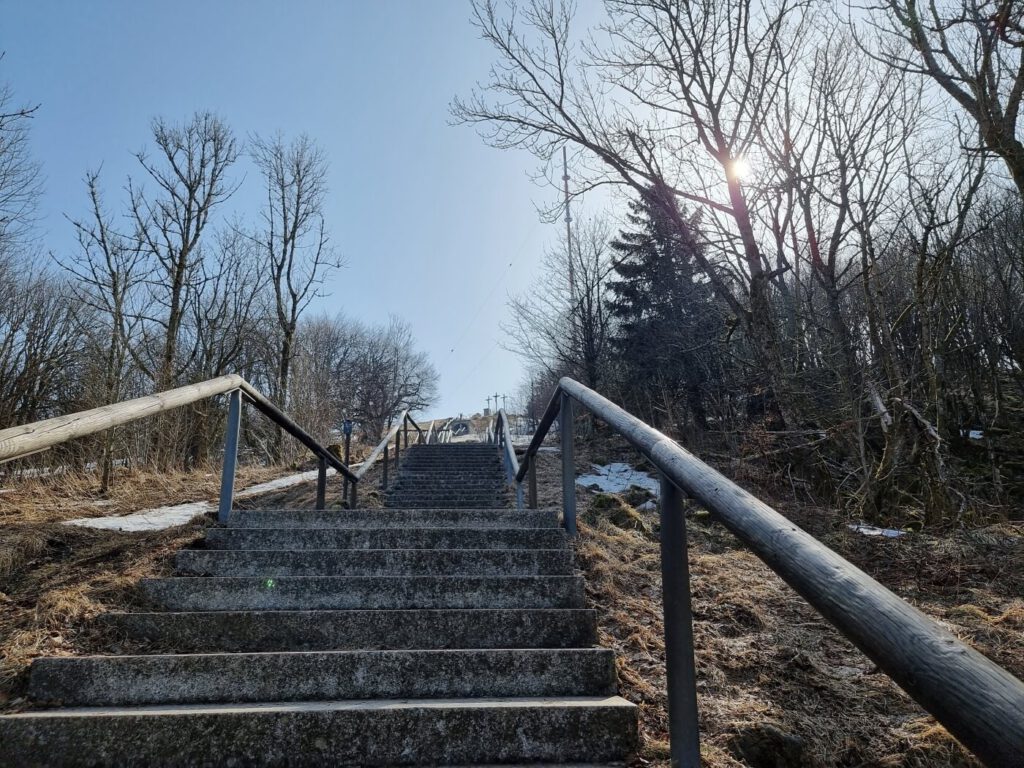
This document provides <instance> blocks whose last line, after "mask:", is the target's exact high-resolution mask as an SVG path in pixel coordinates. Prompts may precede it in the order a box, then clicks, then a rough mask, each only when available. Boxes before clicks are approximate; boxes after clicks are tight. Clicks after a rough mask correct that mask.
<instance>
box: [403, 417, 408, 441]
mask: <svg viewBox="0 0 1024 768" xmlns="http://www.w3.org/2000/svg"><path fill="white" fill-rule="evenodd" d="M404 433H405V436H404V437H403V438H402V440H403V442H404V445H403V446H402V447H403V448H408V447H409V417H408V416H406V417H405V424H404Z"/></svg>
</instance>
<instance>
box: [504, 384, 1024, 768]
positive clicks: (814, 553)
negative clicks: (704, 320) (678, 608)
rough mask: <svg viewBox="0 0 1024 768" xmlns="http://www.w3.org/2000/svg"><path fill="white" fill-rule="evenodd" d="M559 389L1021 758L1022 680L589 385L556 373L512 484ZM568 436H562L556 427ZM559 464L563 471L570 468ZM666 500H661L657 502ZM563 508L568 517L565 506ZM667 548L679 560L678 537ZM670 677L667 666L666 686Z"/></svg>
mask: <svg viewBox="0 0 1024 768" xmlns="http://www.w3.org/2000/svg"><path fill="white" fill-rule="evenodd" d="M563 395H565V396H568V397H570V398H571V399H572V400H573V401H575V402H577V403H579V404H581V405H583V406H584V407H586V408H587V409H588V410H589V411H590V412H591V413H593V414H594V415H595V416H597V417H598V418H599V419H601V420H602V421H604V422H605V423H606V424H608V425H609V426H610V427H611V428H612V429H613V430H614V431H615V432H617V433H619V434H620V435H622V436H623V437H624V438H625V439H626V440H627V441H628V442H629V443H630V444H631V445H633V447H635V448H636V449H637V450H638V451H640V453H641V454H643V455H644V456H646V457H647V458H648V459H649V460H650V461H651V462H652V463H653V464H654V465H655V466H656V467H657V468H658V469H659V470H660V471H661V473H662V477H663V488H665V487H667V488H668V489H669V491H670V492H674V493H676V494H677V495H678V492H675V491H673V490H672V489H673V487H674V488H677V489H679V490H680V491H682V492H683V493H685V494H688V495H689V496H691V497H693V498H694V499H696V500H697V501H698V502H699V503H700V504H702V505H703V506H704V507H705V508H706V509H707V510H708V511H710V512H711V513H712V515H713V516H714V518H715V519H716V520H717V521H719V522H721V523H722V524H723V525H724V526H725V527H726V528H728V529H729V530H730V531H731V532H732V533H733V534H735V535H736V537H737V538H738V539H740V541H742V542H743V543H744V544H746V545H747V546H748V547H749V548H750V549H751V551H753V552H754V554H755V555H757V556H758V557H759V558H760V559H761V560H763V561H764V562H765V563H766V564H767V565H768V567H769V568H771V569H772V570H773V571H774V572H775V573H777V574H778V575H779V576H780V577H781V578H782V579H783V581H785V582H786V583H787V584H789V585H790V586H791V587H792V588H793V589H795V590H796V591H797V592H798V593H799V594H800V595H802V596H803V597H804V599H805V600H807V602H808V603H810V604H811V605H812V606H813V607H814V608H816V609H817V610H818V611H819V612H820V613H821V614H822V616H824V617H825V619H826V620H827V621H828V622H829V623H830V624H832V625H833V626H834V627H836V629H838V630H839V631H840V632H841V633H842V634H843V635H845V636H846V637H847V638H848V639H849V640H850V641H852V642H853V644H854V645H856V646H857V647H858V648H860V649H861V650H862V651H863V652H864V653H865V654H866V655H867V656H868V657H869V658H871V659H872V661H874V662H875V663H876V664H877V665H878V667H879V669H881V670H882V671H883V672H885V673H886V674H887V675H888V676H889V677H891V678H892V679H893V681H895V682H896V684H897V685H899V686H900V688H902V689H903V690H904V691H906V692H907V693H908V694H910V695H911V696H912V697H913V698H914V700H915V701H917V702H918V703H919V704H920V705H921V706H922V707H924V709H926V710H927V711H928V712H930V713H931V714H932V715H934V716H935V718H936V719H937V720H938V721H939V722H940V723H942V725H943V726H945V727H946V728H947V729H948V730H949V731H950V733H952V734H953V735H954V736H956V738H958V739H959V740H960V741H961V742H962V743H963V744H964V745H965V746H967V748H968V749H970V750H971V751H972V752H974V754H976V755H977V756H978V757H979V758H981V760H983V761H984V762H985V763H986V764H987V765H990V766H1008V765H1018V764H1019V763H1020V760H1021V756H1022V755H1024V683H1022V682H1021V681H1020V680H1018V679H1017V678H1016V677H1014V676H1013V675H1012V674H1010V673H1009V672H1007V671H1006V670H1005V669H1003V668H1002V667H1000V666H999V665H997V664H995V663H994V662H992V661H991V660H989V659H988V658H986V657H985V656H983V655H982V654H980V653H979V652H978V651H976V650H974V649H973V648H971V647H970V646H968V645H966V644H964V643H962V642H961V641H960V640H958V639H957V638H956V637H954V636H953V635H952V634H950V633H949V632H947V631H946V630H944V629H943V628H942V627H940V626H939V625H938V624H937V623H936V622H935V621H934V620H933V619H931V618H929V617H928V616H926V615H924V614H923V613H922V612H921V611H919V610H918V609H916V608H914V607H913V606H912V605H910V604H909V603H907V602H906V601H905V600H902V599H901V598H900V597H898V596H897V595H895V594H894V593H893V592H891V591H890V590H888V589H886V588H885V587H884V586H882V585H881V584H880V583H878V582H877V581H875V580H874V579H873V578H871V577H870V576H869V575H868V574H866V573H865V572H864V571H862V570H860V569H859V568H857V567H856V566H855V565H853V564H852V563H850V562H849V561H847V560H845V559H844V558H842V557H840V556H839V555H838V554H836V553H835V552H833V551H832V550H831V549H829V548H828V547H826V546H825V545H824V544H822V543H821V542H820V541H818V540H817V539H815V538H814V537H813V536H811V535H810V534H809V533H806V532H805V531H803V530H801V529H800V528H798V527H797V526H796V525H794V524H793V523H792V522H790V521H789V520H788V519H786V518H785V517H783V516H782V515H781V514H779V513H778V512H777V511H775V510H774V509H772V508H771V507H770V506H768V505H767V504H765V503H764V502H762V501H761V500H760V499H758V498H756V497H755V496H753V495H752V494H750V493H748V492H747V491H745V490H744V489H743V488H741V487H740V486H738V485H736V483H734V482H732V481H731V480H729V479H728V478H726V477H725V476H724V475H722V474H721V473H719V472H718V471H716V470H715V469H713V468H712V467H710V466H708V465H707V464H705V463H704V462H703V461H701V460H700V459H698V458H697V457H696V456H694V455H693V454H691V453H690V452H689V451H687V450H685V449H684V448H683V447H682V446H680V445H679V444H678V443H676V442H675V441H674V440H671V439H669V438H668V437H666V436H665V435H664V434H662V433H661V432H659V431H658V430H656V429H654V428H653V427H651V426H649V425H647V424H645V423H644V422H642V421H640V420H639V419H637V418H636V417H635V416H632V415H631V414H629V413H627V412H626V411H624V410H623V409H622V408H620V407H619V406H617V405H615V404H614V403H612V402H611V401H609V400H608V399H606V398H604V397H602V396H601V395H599V394H598V393H597V392H595V391H593V390H592V389H589V388H588V387H585V386H584V385H582V384H580V383H579V382H577V381H574V380H573V379H570V378H568V377H566V378H563V379H561V381H560V382H559V384H558V386H557V387H556V389H555V393H554V396H553V397H552V399H551V402H550V403H549V405H548V408H547V410H546V411H545V414H544V418H543V419H542V420H541V423H540V424H539V425H538V427H537V431H536V433H535V434H534V437H533V440H531V442H530V447H529V448H528V449H527V452H526V454H525V456H524V459H523V462H522V463H521V464H520V467H519V472H518V474H517V479H518V480H519V481H520V482H521V481H522V479H523V477H525V475H526V472H527V470H528V468H529V467H530V465H531V464H532V462H533V460H534V454H535V453H536V451H537V448H538V447H539V446H540V443H541V441H542V440H543V439H544V435H545V434H546V433H547V431H548V429H549V428H550V427H551V424H552V422H553V421H554V419H555V416H556V415H558V412H559V410H560V407H561V406H560V398H561V397H562V396H563ZM570 410H571V409H570ZM563 416H564V415H563ZM564 418H565V419H568V420H571V417H569V416H564ZM564 426H565V425H564V424H563V427H564ZM567 434H571V433H570V432H567V431H566V430H564V429H563V435H567ZM567 448H568V446H566V445H565V444H564V441H563V446H562V451H563V457H564V456H565V455H566V453H567V452H568V453H571V450H569V451H567ZM567 471H570V472H571V471H572V469H571V466H570V467H569V468H568V469H567ZM569 482H573V483H574V482H575V481H574V479H570V480H569ZM666 483H668V485H667V486H666ZM667 503H669V502H668V500H666V499H664V498H663V505H664V504H667ZM565 513H566V515H567V516H568V515H569V513H570V510H568V509H567V510H565ZM573 514H574V511H573ZM680 514H681V511H680ZM670 554H672V556H674V557H677V558H684V557H685V556H686V548H685V544H684V545H682V546H681V548H680V549H679V551H678V552H675V551H674V550H673V551H672V552H671V553H670ZM663 556H664V555H663ZM683 563H685V560H684V561H683ZM663 568H664V563H663ZM671 682H672V675H671V673H670V675H669V683H670V686H671ZM670 696H671V691H670ZM670 716H671V713H670ZM673 735H674V732H673Z"/></svg>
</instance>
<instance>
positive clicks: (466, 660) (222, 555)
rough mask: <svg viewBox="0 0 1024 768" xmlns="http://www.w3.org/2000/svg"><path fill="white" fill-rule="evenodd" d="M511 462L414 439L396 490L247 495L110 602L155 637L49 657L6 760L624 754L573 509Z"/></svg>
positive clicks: (120, 622)
mask: <svg viewBox="0 0 1024 768" xmlns="http://www.w3.org/2000/svg"><path fill="white" fill-rule="evenodd" d="M460 478H463V479H464V482H463V481H462V480H460ZM501 478H502V475H501V471H500V467H499V465H498V458H497V451H496V449H495V448H494V447H493V446H461V445H460V446H415V447H412V448H410V449H409V451H408V453H407V454H406V456H405V457H404V461H403V463H402V469H401V472H400V474H399V477H398V478H397V481H396V483H395V486H394V488H393V489H392V492H391V493H389V495H388V502H389V505H390V506H389V507H388V508H386V509H382V510H381V509H376V510H347V511H337V512H314V511H293V510H282V511H264V510H259V511H251V510H246V511H236V512H234V513H233V514H232V516H231V519H230V521H229V525H228V526H227V527H226V528H214V529H210V530H209V531H208V535H207V538H206V549H198V550H185V551H182V552H179V553H178V555H177V558H176V561H175V566H176V572H177V575H176V576H175V577H173V578H167V579H151V580H148V581H145V582H144V583H143V584H142V587H141V588H142V590H143V591H144V593H145V594H146V595H147V596H148V598H149V600H150V601H151V603H152V606H153V610H152V611H148V612H138V613H123V614H107V615H105V616H103V617H102V620H103V621H105V622H107V623H108V624H110V625H112V626H113V627H114V628H115V629H117V630H119V631H120V632H122V633H124V634H125V635H127V636H129V637H131V638H132V639H134V640H142V641H145V642H147V643H148V645H147V647H149V648H151V649H152V650H153V651H154V652H153V653H152V654H151V655H139V656H109V657H107V656H104V657H88V658H48V659H39V660H37V661H36V662H35V663H34V664H33V665H32V670H31V677H30V695H31V697H32V699H33V700H34V701H35V702H36V703H37V704H38V705H39V707H40V708H39V709H35V710H32V711H29V712H26V713H23V714H18V715H10V716H7V717H3V718H0V766H44V765H45V766H108V765H111V766H115V765H116V766H129V765H131V766H139V765H162V766H164V765H175V766H206V765H209V766H215V765H216V766H220V765H231V766H249V765H253V766H256V765H260V766H269V765H273V766H334V765H481V764H495V763H506V764H525V763H534V764H537V763H542V764H543V763H576V764H579V763H608V762H614V761H621V760H624V759H625V758H627V757H628V756H629V754H630V753H631V752H632V751H633V749H634V748H635V746H636V739H637V723H636V708H635V707H634V706H633V705H632V704H630V703H628V702H626V701H625V700H623V699H621V698H619V697H618V696H616V695H615V694H616V679H615V665H614V658H613V655H612V652H611V651H609V650H605V649H601V648H597V647H595V641H596V628H595V617H594V613H593V611H590V610H587V609H585V608H584V607H583V585H582V579H581V578H580V577H579V576H577V575H574V573H573V568H572V557H571V550H570V548H569V545H568V542H567V540H566V538H565V535H564V533H563V531H562V529H561V528H559V527H558V521H557V514H556V512H554V511H550V510H547V511H517V510H514V509H510V508H508V507H507V506H505V505H504V503H503V502H504V500H505V499H506V498H507V495H506V494H505V492H504V490H503V487H502V480H501ZM420 483H422V485H421V486H419V487H422V488H423V489H424V490H423V495H422V496H417V495H416V488H417V487H418V485H419V484H420ZM424 498H426V499H429V505H422V504H420V505H418V504H417V503H416V502H418V501H421V500H422V499H424ZM482 500H486V501H488V502H489V503H490V507H489V508H482V507H480V506H479V505H478V503H477V502H479V501H482ZM439 502H444V503H439ZM397 504H400V506H396V505H397ZM435 504H437V505H438V506H437V508H432V507H431V506H430V505H435ZM47 706H50V707H53V708H51V709H46V708H45V707H47Z"/></svg>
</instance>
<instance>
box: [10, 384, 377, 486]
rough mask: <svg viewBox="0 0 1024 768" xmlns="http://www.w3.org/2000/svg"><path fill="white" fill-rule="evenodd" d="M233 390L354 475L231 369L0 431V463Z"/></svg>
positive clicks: (349, 475)
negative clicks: (116, 401)
mask: <svg viewBox="0 0 1024 768" xmlns="http://www.w3.org/2000/svg"><path fill="white" fill-rule="evenodd" d="M236 389H237V390H240V391H241V392H242V394H243V395H245V397H246V399H247V400H249V402H251V403H252V404H253V405H254V406H255V407H256V408H257V410H259V411H260V412H261V413H263V414H264V415H266V416H267V417H268V418H269V419H270V420H271V421H273V422H275V423H276V424H278V425H279V426H280V427H281V428H282V429H283V430H284V431H285V432H287V433H288V434H290V435H291V436H292V437H294V438H295V439H296V440H298V441H299V442H300V443H302V444H303V445H304V446H306V447H307V448H308V449H309V450H310V451H312V452H313V453H314V454H315V455H316V456H318V457H321V458H323V459H324V460H325V461H326V463H327V464H329V465H330V466H332V467H334V469H336V470H337V471H338V472H340V473H341V474H342V475H344V476H345V477H347V478H348V479H349V480H353V481H354V480H356V479H357V477H356V475H355V474H353V472H352V471H351V470H350V469H349V468H348V467H347V466H345V464H344V462H342V461H341V459H339V458H338V457H337V456H335V455H334V454H333V453H331V452H330V451H328V450H327V449H326V448H324V447H323V446H322V445H320V443H318V442H317V441H316V440H315V439H314V438H313V437H312V436H310V435H309V433H308V432H306V431H305V430H304V429H302V427H300V426H299V425H298V424H296V423H295V422H294V421H292V419H290V418H289V417H288V416H287V415H286V414H284V413H283V412H282V411H281V410H280V409H279V408H278V407H277V406H276V405H274V404H273V403H272V402H270V400H268V399H267V398H266V397H264V396H263V395H262V394H261V393H260V392H259V390H257V389H256V388H255V387H253V386H252V385H251V384H249V382H247V381H246V380H245V379H243V378H242V377H241V376H239V375H237V374H233V373H231V374H227V375H225V376H218V377H217V378H215V379H209V380H207V381H201V382H199V383H197V384H188V385H186V386H183V387H177V388H175V389H169V390H167V391H165V392H158V393H156V394H153V395H146V396H145V397H138V398H135V399H134V400H125V401H122V402H120V403H112V404H110V405H104V406H101V407H99V408H92V409H90V410H87V411H78V412H77V413H69V414H66V415H64V416H54V417H53V418H51V419H44V420H42V421H36V422H33V423H31V424H23V425H21V426H17V427H9V428H8V429H4V430H0V462H4V461H11V460H12V459H18V458H23V457H25V456H27V455H29V454H32V453H37V452H38V451H42V450H45V449H47V448H51V447H52V446H54V445H58V444H60V443H64V442H67V441H68V440H74V439H75V438H79V437H85V436H87V435H92V434H95V433H96V432H102V431H103V430H105V429H111V428H112V427H117V426H120V425H122V424H128V423H129V422H132V421H137V420H139V419H144V418H146V417H148V416H155V415H156V414H158V413H163V412H165V411H171V410H174V409H176V408H181V407H182V406H185V405H190V404H191V403H195V402H198V401H199V400H205V399H207V398H210V397H215V396H217V395H223V394H227V393H228V392H232V391H234V390H236Z"/></svg>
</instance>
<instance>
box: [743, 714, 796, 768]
mask: <svg viewBox="0 0 1024 768" xmlns="http://www.w3.org/2000/svg"><path fill="white" fill-rule="evenodd" d="M729 749H730V750H731V751H732V753H733V755H734V756H735V757H736V758H737V759H739V760H743V761H744V762H745V763H746V764H747V765H749V766H751V768H800V767H801V766H803V765H805V763H806V760H805V759H804V742H803V739H801V738H800V737H799V736H794V735H793V734H790V733H783V732H782V731H780V730H779V729H778V728H776V727H775V726H772V725H755V726H752V727H750V728H744V729H743V730H741V731H739V732H738V733H737V734H736V735H735V736H734V737H733V738H732V739H731V740H730V741H729Z"/></svg>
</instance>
